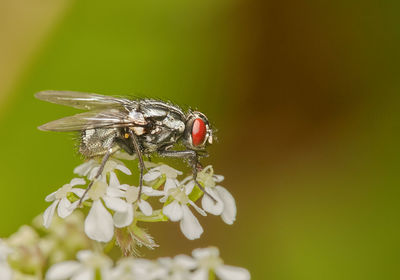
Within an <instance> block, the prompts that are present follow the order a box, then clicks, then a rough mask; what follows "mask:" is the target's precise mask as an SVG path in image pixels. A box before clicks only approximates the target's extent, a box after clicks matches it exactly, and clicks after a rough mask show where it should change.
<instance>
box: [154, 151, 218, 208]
mask: <svg viewBox="0 0 400 280" xmlns="http://www.w3.org/2000/svg"><path fill="white" fill-rule="evenodd" d="M158 153H159V154H160V155H161V156H165V157H177V158H186V159H189V162H190V165H191V167H192V173H193V180H194V182H195V183H196V185H197V186H198V187H199V188H200V190H202V192H203V193H204V194H205V195H207V196H208V197H209V198H211V199H212V200H213V202H214V203H217V200H216V199H215V198H214V197H213V196H212V195H211V194H209V193H208V192H207V191H206V190H205V189H204V188H203V186H202V185H200V183H199V181H197V166H198V165H199V156H198V155H197V153H196V152H195V151H192V150H185V151H165V150H164V151H159V152H158Z"/></svg>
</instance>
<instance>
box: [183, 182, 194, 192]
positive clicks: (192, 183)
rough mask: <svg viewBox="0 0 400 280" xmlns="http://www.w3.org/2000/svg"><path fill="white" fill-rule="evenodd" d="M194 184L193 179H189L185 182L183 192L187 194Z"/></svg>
mask: <svg viewBox="0 0 400 280" xmlns="http://www.w3.org/2000/svg"><path fill="white" fill-rule="evenodd" d="M194 186H195V182H194V181H190V182H189V183H187V184H186V185H185V193H186V194H187V195H189V194H190V193H191V192H192V191H193V188H194Z"/></svg>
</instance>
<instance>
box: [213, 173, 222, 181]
mask: <svg viewBox="0 0 400 280" xmlns="http://www.w3.org/2000/svg"><path fill="white" fill-rule="evenodd" d="M213 179H214V182H216V183H219V182H222V181H223V180H224V179H225V178H224V176H223V175H215V174H214V176H213Z"/></svg>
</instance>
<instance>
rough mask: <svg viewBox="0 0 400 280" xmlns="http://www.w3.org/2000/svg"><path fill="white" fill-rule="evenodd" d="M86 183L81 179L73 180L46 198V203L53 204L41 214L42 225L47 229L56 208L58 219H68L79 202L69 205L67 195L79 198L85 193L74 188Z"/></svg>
mask: <svg viewBox="0 0 400 280" xmlns="http://www.w3.org/2000/svg"><path fill="white" fill-rule="evenodd" d="M85 184H86V182H85V180H83V179H82V178H74V179H72V180H71V182H70V183H69V184H65V185H64V186H62V187H61V188H59V189H58V190H57V191H55V192H53V193H51V194H49V195H48V196H47V197H46V199H45V200H46V201H47V202H51V201H53V203H52V204H51V205H50V206H49V207H48V208H47V209H46V211H44V214H43V225H44V226H45V227H46V228H48V227H49V226H50V224H51V221H52V219H53V216H54V212H55V210H56V208H57V214H58V216H59V217H60V218H66V217H68V216H69V215H70V214H71V213H72V212H73V211H74V210H75V208H76V207H77V206H78V204H79V201H75V202H73V203H71V202H70V201H69V199H68V198H67V195H68V193H74V194H76V195H77V196H78V197H81V196H82V195H83V193H84V192H85V190H84V189H80V188H74V186H77V185H85Z"/></svg>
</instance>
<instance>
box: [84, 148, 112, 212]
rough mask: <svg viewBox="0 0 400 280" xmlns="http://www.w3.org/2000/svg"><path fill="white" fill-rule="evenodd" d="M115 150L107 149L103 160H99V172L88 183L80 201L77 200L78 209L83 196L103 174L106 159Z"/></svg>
mask: <svg viewBox="0 0 400 280" xmlns="http://www.w3.org/2000/svg"><path fill="white" fill-rule="evenodd" d="M115 152H116V150H115V149H113V148H109V149H108V150H107V152H106V154H105V155H104V156H103V159H102V160H101V163H100V166H99V170H97V173H96V175H95V176H94V178H93V180H91V181H90V183H89V185H88V187H87V188H86V190H85V192H84V193H83V195H82V197H81V199H80V200H79V204H78V207H80V206H81V205H82V202H83V199H84V198H85V196H86V195H87V193H88V192H89V190H90V189H91V188H92V186H93V184H94V182H95V181H97V180H98V179H99V178H100V176H101V174H102V173H103V170H104V166H106V163H107V161H108V159H109V158H110V156H111V155H112V154H113V153H115Z"/></svg>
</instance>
